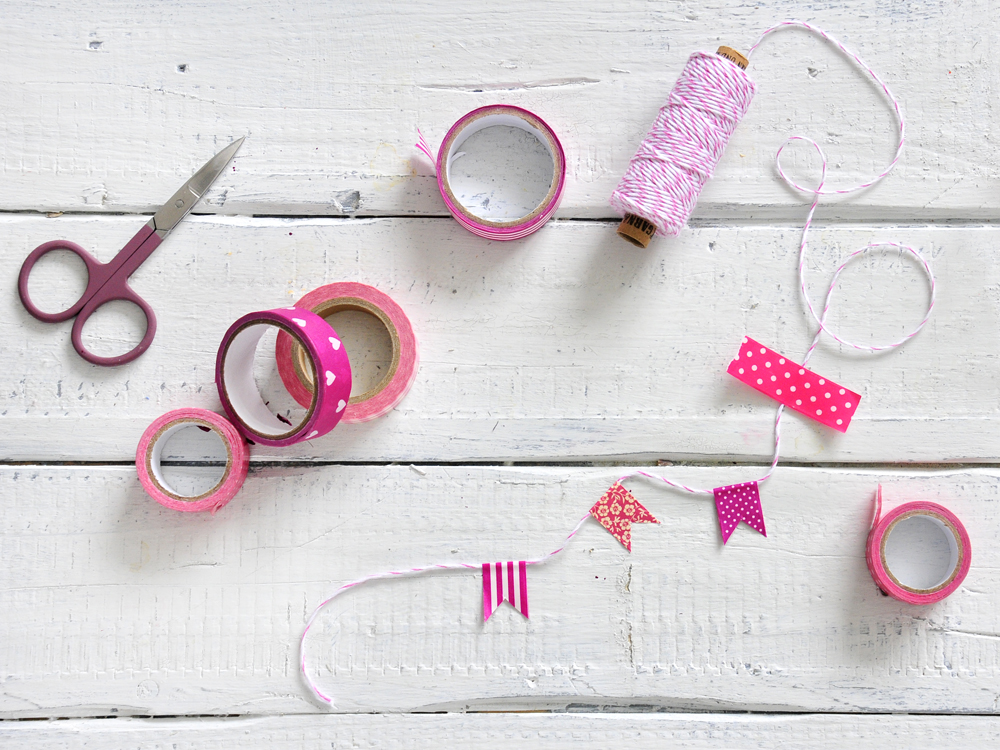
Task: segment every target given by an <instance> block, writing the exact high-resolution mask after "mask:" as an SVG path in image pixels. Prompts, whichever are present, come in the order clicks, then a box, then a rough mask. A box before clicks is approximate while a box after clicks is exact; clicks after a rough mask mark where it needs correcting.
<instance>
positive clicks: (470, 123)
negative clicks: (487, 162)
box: [417, 104, 566, 241]
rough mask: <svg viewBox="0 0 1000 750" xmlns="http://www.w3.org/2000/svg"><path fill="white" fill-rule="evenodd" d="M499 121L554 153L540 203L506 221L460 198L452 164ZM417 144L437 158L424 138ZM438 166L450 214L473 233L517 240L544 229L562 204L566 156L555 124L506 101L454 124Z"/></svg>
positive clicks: (499, 123) (440, 152) (498, 238)
mask: <svg viewBox="0 0 1000 750" xmlns="http://www.w3.org/2000/svg"><path fill="white" fill-rule="evenodd" d="M496 125H506V126H508V127H514V128H518V129H520V130H524V131H526V132H528V133H531V134H532V135H533V136H535V138H537V139H538V140H539V142H540V143H541V144H542V145H544V146H545V147H546V148H547V149H548V151H549V154H550V155H551V156H552V182H551V184H550V185H549V189H548V192H547V193H546V194H545V197H544V198H543V199H542V201H541V203H539V204H538V205H537V206H536V207H535V208H534V209H533V210H532V211H531V212H529V213H528V214H527V215H525V216H521V217H518V218H515V219H510V220H503V221H501V220H497V219H490V218H486V217H483V216H479V215H477V214H476V213H475V211H474V210H473V209H472V208H470V207H469V206H467V205H465V204H463V203H462V202H461V200H459V198H458V197H457V196H456V195H455V191H454V190H453V189H452V186H451V166H452V163H453V162H454V161H455V159H457V158H458V157H459V156H461V155H462V151H461V147H462V144H463V143H465V141H466V139H468V138H469V136H471V135H473V134H474V133H478V132H479V131H480V130H484V129H486V128H490V127H493V126H496ZM417 145H418V147H419V148H420V149H421V150H422V151H424V153H425V154H427V156H428V157H429V158H430V159H431V160H432V161H434V156H433V154H431V152H430V149H429V147H427V145H426V144H425V143H423V141H422V139H421V143H418V144H417ZM436 168H437V180H438V189H439V190H440V191H441V197H443V198H444V202H445V205H446V206H447V207H448V210H449V211H450V212H451V215H452V216H454V217H455V220H456V221H457V222H458V223H459V224H461V225H462V226H463V227H465V228H466V229H468V230H469V231H470V232H472V233H473V234H477V235H479V236H480V237H485V238H486V239H489V240H501V241H503V240H517V239H521V238H522V237H527V236H528V235H529V234H531V233H532V232H536V231H538V230H539V229H541V227H542V225H543V224H544V223H545V222H547V221H548V220H549V219H550V218H551V217H552V214H554V213H555V212H556V209H557V208H558V207H559V199H560V198H561V197H562V192H563V186H564V185H565V183H566V156H565V154H564V153H563V148H562V144H561V143H560V142H559V138H557V137H556V134H555V133H554V132H553V130H552V128H550V127H549V126H548V125H547V124H546V122H545V121H544V120H543V119H542V118H540V117H539V116H538V115H535V114H533V113H532V112H529V111H528V110H526V109H521V108H520V107H513V106H510V105H507V104H492V105H490V106H487V107H480V108H479V109H474V110H473V111H471V112H469V113H468V114H467V115H465V116H464V117H462V118H461V119H460V120H459V121H458V122H456V123H455V124H454V125H452V126H451V130H449V131H448V134H447V135H446V136H445V137H444V141H443V142H442V144H441V148H440V149H439V150H438V155H437V160H436Z"/></svg>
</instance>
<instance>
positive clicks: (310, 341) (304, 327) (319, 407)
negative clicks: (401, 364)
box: [215, 307, 351, 446]
mask: <svg viewBox="0 0 1000 750" xmlns="http://www.w3.org/2000/svg"><path fill="white" fill-rule="evenodd" d="M271 326H273V327H276V328H279V329H280V330H281V331H283V332H285V333H287V334H288V335H289V336H291V337H292V338H293V339H294V340H295V341H296V343H298V344H299V346H301V347H302V348H303V349H304V350H305V354H306V362H307V365H308V367H309V369H310V373H311V375H312V381H313V382H314V383H319V386H318V387H317V388H315V389H313V392H312V393H311V394H310V400H309V405H308V407H307V409H308V411H307V412H306V415H305V417H303V419H302V420H301V421H300V422H299V424H297V425H289V424H287V423H285V422H282V421H281V420H280V419H278V417H277V416H275V415H274V414H273V413H272V412H271V410H270V409H268V408H267V404H266V403H264V399H263V398H261V395H260V391H259V390H258V389H257V384H256V383H255V382H254V377H253V359H254V353H255V352H256V350H257V344H258V343H259V342H260V339H261V337H262V336H263V335H264V333H265V332H266V331H267V329H268V327H271ZM215 384H216V385H217V386H218V388H219V397H220V398H221V399H222V406H223V408H224V409H225V410H226V414H228V415H229V417H230V419H232V421H233V424H234V425H235V426H236V429H237V430H239V431H240V432H241V433H242V434H243V435H244V436H245V437H246V438H247V439H248V440H251V441H252V442H254V443H261V444H262V445H272V446H283V445H293V444H295V443H300V442H302V441H304V440H312V439H313V438H317V437H322V436H323V435H325V434H326V433H328V432H329V431H330V430H332V429H333V428H334V427H336V426H337V424H338V423H339V422H340V420H341V418H342V417H343V416H344V410H345V409H346V408H347V402H348V401H349V400H350V398H351V365H350V362H349V361H348V359H347V352H346V350H345V348H344V345H343V343H342V342H341V341H340V337H339V336H337V332H336V331H334V330H333V328H332V327H331V326H330V324H329V323H327V322H326V321H325V320H323V318H321V317H320V316H319V315H317V314H316V313H314V312H310V311H309V310H303V309H301V308H298V307H290V308H284V309H280V310H265V311H263V312H254V313H250V314H249V315H244V316H243V317H242V318H240V319H239V320H237V321H236V322H235V323H233V324H232V326H230V327H229V330H228V331H226V335H225V336H224V337H223V339H222V344H221V345H220V346H219V354H218V356H217V357H216V363H215Z"/></svg>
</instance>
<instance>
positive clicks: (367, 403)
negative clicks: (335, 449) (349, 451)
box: [275, 281, 420, 424]
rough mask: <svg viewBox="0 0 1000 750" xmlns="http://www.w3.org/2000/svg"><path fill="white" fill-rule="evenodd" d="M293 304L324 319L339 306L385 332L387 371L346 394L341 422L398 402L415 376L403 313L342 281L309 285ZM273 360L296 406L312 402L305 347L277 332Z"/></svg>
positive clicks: (413, 347) (370, 290)
mask: <svg viewBox="0 0 1000 750" xmlns="http://www.w3.org/2000/svg"><path fill="white" fill-rule="evenodd" d="M295 306H296V307H298V308H301V309H304V310H309V311H310V312H313V313H315V314H316V315H319V316H321V317H324V318H325V317H327V316H328V315H333V314H334V313H336V312H341V311H343V310H356V311H359V312H364V313H368V314H369V315H371V316H373V317H374V318H376V319H378V320H379V321H380V322H381V323H382V325H383V326H385V329H386V331H388V332H389V338H390V340H391V341H392V362H391V363H390V365H389V370H388V372H386V374H385V375H384V376H383V377H382V379H381V380H380V381H379V382H378V383H377V384H376V385H375V386H374V387H373V388H371V389H370V390H368V391H366V392H365V393H361V394H359V395H357V396H352V397H351V398H350V400H349V401H348V404H347V409H346V410H345V411H344V414H343V416H342V417H341V421H342V422H345V423H348V424H350V423H354V422H367V421H369V420H372V419H376V418H378V417H381V416H382V415H383V414H387V413H389V412H390V411H392V410H393V409H394V408H395V407H396V405H397V404H398V403H399V402H400V401H402V400H403V397H404V396H405V395H406V393H407V392H408V391H409V390H410V386H412V385H413V381H414V379H415V378H416V376H417V365H418V363H419V360H420V355H419V352H418V350H417V339H416V336H414V334H413V326H412V325H411V324H410V321H409V319H408V318H407V317H406V313H404V312H403V309H402V308H401V307H400V306H399V305H397V304H396V303H395V302H394V301H393V300H392V299H391V298H390V297H389V296H388V295H387V294H385V293H383V292H380V291H379V290H378V289H376V288H375V287H372V286H368V285H367V284H358V283H356V282H353V281H344V282H339V283H336V284H327V285H326V286H321V287H319V288H318V289H313V290H312V291H311V292H309V293H308V294H307V295H305V296H304V297H303V298H302V299H300V300H299V301H298V302H296V303H295ZM275 358H276V359H277V361H278V374H279V375H281V380H282V382H283V383H284V384H285V388H287V389H288V392H289V393H290V394H291V395H292V397H293V398H294V399H295V400H296V401H298V402H299V404H301V405H302V406H308V405H309V403H310V401H311V400H312V390H313V379H312V375H311V373H310V372H309V370H308V367H307V365H306V361H305V351H304V350H303V349H302V347H301V346H298V345H297V344H296V343H295V341H294V340H293V339H292V337H291V336H289V335H288V334H287V333H285V332H284V331H282V332H281V333H279V334H278V340H277V342H276V344H275Z"/></svg>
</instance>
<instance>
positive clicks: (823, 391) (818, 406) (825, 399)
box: [727, 337, 861, 432]
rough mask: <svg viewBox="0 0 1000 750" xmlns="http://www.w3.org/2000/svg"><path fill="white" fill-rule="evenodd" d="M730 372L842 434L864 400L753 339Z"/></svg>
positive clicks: (743, 346)
mask: <svg viewBox="0 0 1000 750" xmlns="http://www.w3.org/2000/svg"><path fill="white" fill-rule="evenodd" d="M727 372H728V373H729V374H730V375H732V376H733V377H734V378H736V379H737V380H741V381H743V382H744V383H746V384H747V385H748V386H750V387H751V388H754V389H756V390H758V391H760V392H761V393H763V394H764V395H765V396H770V397H771V398H773V399H774V400H775V401H778V402H779V403H782V404H784V405H785V406H787V407H788V408H789V409H794V410H795V411H797V412H799V413H800V414H805V415H806V416H807V417H810V418H812V419H815V420H816V421H817V422H821V423H822V424H825V425H826V426H827V427H832V428H833V429H835V430H838V431H840V432H847V427H848V426H849V425H850V424H851V417H853V416H854V412H855V410H857V408H858V401H859V400H860V399H861V396H859V395H858V394H857V393H855V392H854V391H851V390H848V389H847V388H844V387H843V386H840V385H837V384H836V383H834V382H833V381H832V380H829V379H827V378H824V377H821V376H820V375H817V374H816V373H815V372H813V371H812V370H810V369H808V368H805V367H802V366H801V365H797V364H795V363H794V362H792V361H791V360H790V359H786V358H785V357H783V356H782V355H780V354H778V352H776V351H774V350H773V349H768V348H767V347H766V346H764V345H763V344H760V343H758V342H756V341H754V340H753V339H752V338H749V337H747V338H745V339H743V345H742V346H741V347H740V353H739V354H737V355H736V359H734V360H733V361H732V362H730V363H729V369H728V370H727Z"/></svg>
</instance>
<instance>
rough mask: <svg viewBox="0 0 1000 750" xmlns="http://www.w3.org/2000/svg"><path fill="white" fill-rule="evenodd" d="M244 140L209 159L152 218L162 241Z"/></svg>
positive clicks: (199, 197) (204, 191)
mask: <svg viewBox="0 0 1000 750" xmlns="http://www.w3.org/2000/svg"><path fill="white" fill-rule="evenodd" d="M245 138H246V136H244V137H243V138H240V139H239V140H237V141H233V142H232V143H230V144H229V145H228V146H226V147H225V148H224V149H222V151H220V152H219V153H217V154H216V155H215V156H213V157H212V158H211V159H209V160H208V161H207V162H206V163H205V166H203V167H202V168H201V169H199V170H198V171H197V172H195V174H194V176H193V177H192V178H191V179H190V180H188V181H187V182H185V183H184V184H183V185H181V187H180V190H178V191H177V192H176V193H174V194H173V195H172V196H170V200H168V201H167V202H166V203H164V204H163V206H162V207H161V208H160V210H159V211H157V212H156V215H155V216H153V223H154V224H155V225H156V232H157V234H159V235H160V239H163V238H164V237H165V236H166V235H167V232H169V231H170V230H171V229H173V228H174V227H175V226H177V223H178V222H179V221H180V220H181V219H183V218H184V217H185V216H187V215H188V213H189V212H190V211H191V209H192V208H194V207H195V204H196V203H197V202H198V201H199V200H200V199H201V196H203V195H204V194H205V193H206V191H207V190H208V189H209V188H210V187H211V186H212V183H213V182H215V180H216V178H217V177H218V176H219V175H220V174H222V171H223V170H224V169H225V168H226V165H227V164H229V162H230V160H232V158H233V156H235V155H236V152H237V151H239V148H240V146H242V145H243V141H244V139H245Z"/></svg>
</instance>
